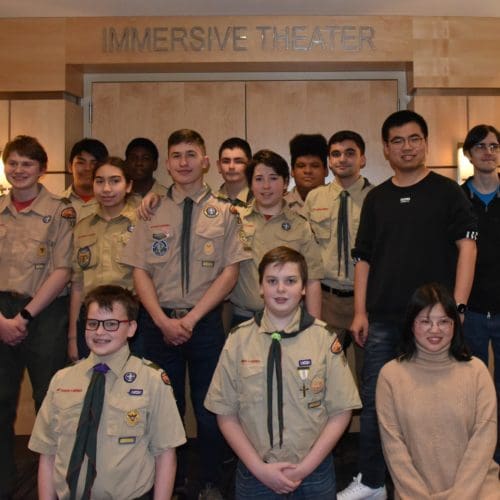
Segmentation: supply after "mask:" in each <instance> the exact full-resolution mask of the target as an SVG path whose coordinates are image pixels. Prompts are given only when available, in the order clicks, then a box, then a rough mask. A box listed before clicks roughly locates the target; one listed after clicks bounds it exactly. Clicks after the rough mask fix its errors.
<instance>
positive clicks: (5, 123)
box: [0, 101, 10, 194]
mask: <svg viewBox="0 0 500 500" xmlns="http://www.w3.org/2000/svg"><path fill="white" fill-rule="evenodd" d="M9 121H10V116H9V101H0V156H1V150H2V149H3V147H4V146H5V143H6V142H7V141H8V140H9ZM6 188H7V181H6V179H5V175H4V171H3V163H2V161H1V159H0V194H2V191H3V189H6Z"/></svg>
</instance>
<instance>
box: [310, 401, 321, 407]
mask: <svg viewBox="0 0 500 500" xmlns="http://www.w3.org/2000/svg"><path fill="white" fill-rule="evenodd" d="M319 406H321V401H311V402H310V403H307V407H308V408H318V407H319Z"/></svg>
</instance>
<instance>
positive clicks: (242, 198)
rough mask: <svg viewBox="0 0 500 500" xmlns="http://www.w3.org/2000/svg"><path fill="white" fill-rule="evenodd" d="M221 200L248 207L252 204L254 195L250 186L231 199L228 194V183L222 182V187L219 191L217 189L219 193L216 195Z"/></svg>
mask: <svg viewBox="0 0 500 500" xmlns="http://www.w3.org/2000/svg"><path fill="white" fill-rule="evenodd" d="M215 196H216V197H217V198H218V199H219V200H222V201H227V202H229V203H231V204H233V205H235V206H238V207H248V205H250V203H251V201H252V199H253V195H252V192H251V191H250V189H248V187H245V188H243V189H242V190H241V191H240V192H239V193H238V196H237V197H236V199H234V200H233V199H231V198H229V195H228V194H227V189H226V185H225V184H222V185H221V187H220V188H219V191H217V194H216V195H215Z"/></svg>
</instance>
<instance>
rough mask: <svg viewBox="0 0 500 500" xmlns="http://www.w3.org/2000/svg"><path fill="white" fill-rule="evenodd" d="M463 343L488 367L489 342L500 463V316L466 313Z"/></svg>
mask: <svg viewBox="0 0 500 500" xmlns="http://www.w3.org/2000/svg"><path fill="white" fill-rule="evenodd" d="M464 334H465V341H466V342H467V345H468V346H469V348H470V350H471V352H472V354H473V355H474V356H476V357H477V358H479V359H480V360H481V361H483V362H484V364H485V365H486V366H488V354H489V353H488V346H489V343H490V342H491V346H492V347H493V358H494V360H495V371H494V375H493V379H494V382H495V389H496V392H497V409H498V419H497V422H498V434H499V438H498V440H497V448H496V451H495V461H496V462H497V463H500V408H499V406H500V314H490V315H489V317H488V315H487V314H481V313H477V312H474V311H470V310H469V311H466V313H465V320H464Z"/></svg>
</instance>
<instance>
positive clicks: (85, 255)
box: [76, 247, 92, 269]
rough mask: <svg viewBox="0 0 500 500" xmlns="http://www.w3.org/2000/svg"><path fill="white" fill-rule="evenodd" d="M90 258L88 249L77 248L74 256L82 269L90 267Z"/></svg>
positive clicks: (90, 254) (90, 253)
mask: <svg viewBox="0 0 500 500" xmlns="http://www.w3.org/2000/svg"><path fill="white" fill-rule="evenodd" d="M91 258H92V252H91V250H90V247H83V248H79V249H78V252H77V254H76V261H77V262H78V265H79V266H80V267H81V268H82V269H87V267H89V265H90V259H91Z"/></svg>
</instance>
